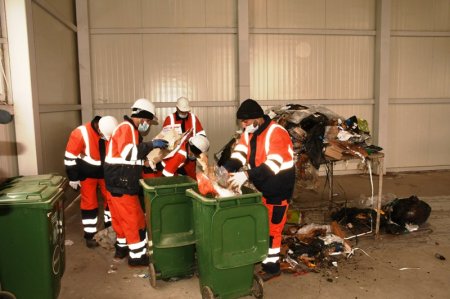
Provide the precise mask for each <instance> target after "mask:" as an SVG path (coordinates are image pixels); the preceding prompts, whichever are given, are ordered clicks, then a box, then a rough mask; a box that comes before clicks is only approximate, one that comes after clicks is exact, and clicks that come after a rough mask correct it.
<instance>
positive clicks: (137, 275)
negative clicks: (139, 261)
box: [133, 273, 148, 278]
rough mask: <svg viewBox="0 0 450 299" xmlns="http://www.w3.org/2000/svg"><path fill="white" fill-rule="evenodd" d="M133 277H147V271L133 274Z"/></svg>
mask: <svg viewBox="0 0 450 299" xmlns="http://www.w3.org/2000/svg"><path fill="white" fill-rule="evenodd" d="M133 277H139V278H148V273H141V274H133Z"/></svg>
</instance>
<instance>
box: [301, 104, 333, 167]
mask: <svg viewBox="0 0 450 299" xmlns="http://www.w3.org/2000/svg"><path fill="white" fill-rule="evenodd" d="M327 124H328V118H327V117H326V116H325V115H324V114H322V113H319V112H316V113H314V114H311V115H310V116H308V117H305V118H304V119H302V121H301V122H300V127H301V128H302V129H303V130H305V131H306V133H307V135H306V139H305V141H304V144H303V149H302V151H303V152H305V153H306V154H307V155H308V157H309V160H310V161H311V164H312V165H313V166H314V167H315V168H316V169H319V167H320V164H321V163H323V162H324V160H325V159H324V157H323V135H324V134H325V127H326V126H327Z"/></svg>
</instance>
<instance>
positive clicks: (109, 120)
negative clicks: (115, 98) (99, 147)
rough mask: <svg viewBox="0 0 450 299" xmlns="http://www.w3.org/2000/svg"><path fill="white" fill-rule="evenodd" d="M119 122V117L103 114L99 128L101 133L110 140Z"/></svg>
mask: <svg viewBox="0 0 450 299" xmlns="http://www.w3.org/2000/svg"><path fill="white" fill-rule="evenodd" d="M118 124H119V123H118V122H117V119H116V118H115V117H113V116H109V115H108V116H103V117H102V118H100V120H99V121H98V129H99V131H100V133H102V134H103V136H105V138H106V139H108V140H109V138H111V135H112V133H113V131H114V129H115V128H116V127H117V125H118Z"/></svg>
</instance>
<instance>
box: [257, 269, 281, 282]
mask: <svg viewBox="0 0 450 299" xmlns="http://www.w3.org/2000/svg"><path fill="white" fill-rule="evenodd" d="M280 275H281V270H279V271H278V272H266V271H264V270H261V271H259V272H258V276H259V277H261V279H262V280H263V281H269V280H271V279H273V278H276V277H279V276H280Z"/></svg>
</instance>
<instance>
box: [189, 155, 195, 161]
mask: <svg viewBox="0 0 450 299" xmlns="http://www.w3.org/2000/svg"><path fill="white" fill-rule="evenodd" d="M187 157H188V159H189V160H191V161H195V160H197V157H196V156H193V155H188V156H187Z"/></svg>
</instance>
